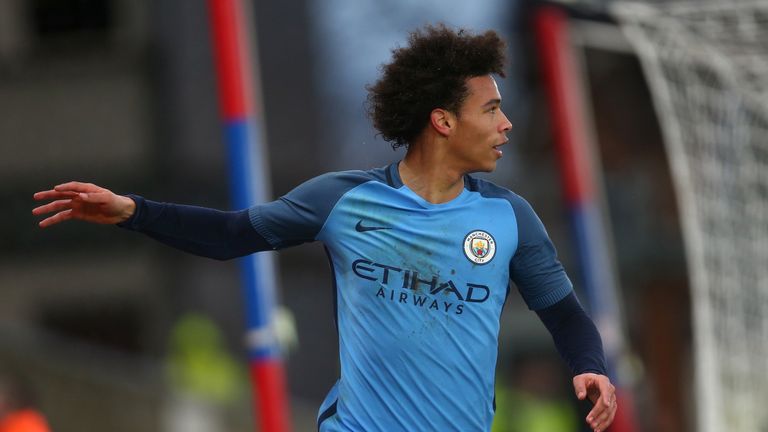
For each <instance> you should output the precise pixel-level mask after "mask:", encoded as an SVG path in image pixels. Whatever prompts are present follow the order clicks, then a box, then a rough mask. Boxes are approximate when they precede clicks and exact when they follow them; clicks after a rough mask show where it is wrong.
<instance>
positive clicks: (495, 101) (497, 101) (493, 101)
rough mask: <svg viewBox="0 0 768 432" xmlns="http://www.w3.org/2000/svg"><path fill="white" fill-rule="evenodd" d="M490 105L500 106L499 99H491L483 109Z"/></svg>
mask: <svg viewBox="0 0 768 432" xmlns="http://www.w3.org/2000/svg"><path fill="white" fill-rule="evenodd" d="M491 105H501V99H491V100H489V101H488V102H486V103H484V104H483V107H487V106H491Z"/></svg>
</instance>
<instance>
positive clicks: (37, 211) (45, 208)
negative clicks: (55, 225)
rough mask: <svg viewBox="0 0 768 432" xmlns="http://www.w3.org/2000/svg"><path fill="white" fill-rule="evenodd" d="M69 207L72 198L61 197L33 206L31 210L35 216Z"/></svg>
mask: <svg viewBox="0 0 768 432" xmlns="http://www.w3.org/2000/svg"><path fill="white" fill-rule="evenodd" d="M71 208H72V200H71V199H63V200H58V201H54V202H51V203H48V204H45V205H41V206H40V207H35V208H34V209H33V210H32V214H33V215H35V216H39V215H41V214H45V213H51V212H56V211H61V210H67V209H71Z"/></svg>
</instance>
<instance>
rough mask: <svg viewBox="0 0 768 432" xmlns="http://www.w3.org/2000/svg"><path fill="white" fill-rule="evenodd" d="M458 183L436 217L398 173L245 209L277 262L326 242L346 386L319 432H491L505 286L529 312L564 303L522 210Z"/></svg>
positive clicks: (500, 193) (349, 174)
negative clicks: (283, 254)
mask: <svg viewBox="0 0 768 432" xmlns="http://www.w3.org/2000/svg"><path fill="white" fill-rule="evenodd" d="M464 183H465V187H464V190H463V191H462V192H461V194H459V196H457V197H456V198H455V199H453V200H452V201H450V202H447V203H443V204H432V203H429V202H427V201H426V200H424V199H423V198H421V197H420V196H418V195H417V194H415V193H414V192H413V191H411V190H410V189H409V188H408V187H407V186H405V185H404V184H403V183H402V181H401V179H400V176H399V174H398V169H397V164H396V163H395V164H392V165H390V166H388V167H385V168H379V169H374V170H370V171H346V172H339V173H330V174H325V175H322V176H319V177H316V178H314V179H312V180H309V181H308V182H306V183H304V184H302V185H301V186H299V187H297V188H296V189H294V190H293V191H291V192H290V193H288V194H287V195H285V196H283V197H282V198H280V199H278V200H276V201H274V202H271V203H268V204H264V205H260V206H256V207H253V208H251V209H250V211H249V215H250V219H251V223H252V224H253V226H254V228H255V229H256V230H257V231H258V232H259V233H260V234H261V235H262V236H263V237H264V238H265V239H267V241H268V242H269V243H270V244H271V245H272V246H273V247H274V248H275V249H280V248H284V247H287V246H291V245H296V244H300V243H304V242H309V241H314V240H317V241H321V242H322V243H323V244H324V245H325V247H326V249H327V252H328V256H329V259H330V261H331V264H332V268H333V279H334V283H335V296H336V319H337V327H338V334H339V350H340V353H339V358H340V364H341V376H340V377H339V380H338V381H337V382H336V384H335V385H334V387H333V388H332V389H331V391H330V392H329V394H328V396H327V397H326V399H325V401H324V402H323V404H322V406H321V408H320V412H319V415H318V424H319V429H320V431H322V432H332V431H365V432H376V431H381V432H395V431H408V432H413V431H461V432H466V431H488V430H490V428H491V423H492V421H493V414H494V406H493V405H494V404H493V401H494V378H495V369H496V359H497V352H498V348H497V347H498V334H499V318H500V315H501V311H502V307H503V305H504V302H505V300H506V297H507V294H508V291H509V280H510V279H512V280H513V281H514V282H515V284H516V285H517V287H518V289H519V290H520V292H521V294H522V296H523V298H524V300H525V302H526V304H527V305H528V307H529V308H531V309H534V310H536V309H541V308H545V307H548V306H551V305H553V304H554V303H556V302H558V301H559V300H561V299H563V298H564V297H565V296H567V295H568V294H569V293H570V292H571V290H572V285H571V283H570V281H569V280H568V277H567V276H566V274H565V272H564V270H563V268H562V266H561V264H560V263H559V262H558V260H557V257H556V253H555V249H554V247H553V246H552V243H551V242H550V240H549V238H548V236H547V233H546V231H545V229H544V227H543V225H542V224H541V221H540V220H539V218H538V217H537V216H536V214H535V213H534V211H533V209H532V208H531V207H530V205H529V204H528V203H527V202H526V201H525V200H523V199H522V198H521V197H519V196H518V195H516V194H514V193H512V192H510V191H509V190H507V189H504V188H501V187H499V186H496V185H494V184H492V183H490V182H486V181H482V180H478V179H475V178H473V177H471V176H466V177H465V182H464Z"/></svg>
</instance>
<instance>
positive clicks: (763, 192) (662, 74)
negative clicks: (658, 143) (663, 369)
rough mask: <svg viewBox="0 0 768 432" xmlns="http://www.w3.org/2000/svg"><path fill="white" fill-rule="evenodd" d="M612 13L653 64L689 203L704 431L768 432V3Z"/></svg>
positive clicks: (675, 167) (656, 95)
mask: <svg viewBox="0 0 768 432" xmlns="http://www.w3.org/2000/svg"><path fill="white" fill-rule="evenodd" d="M612 10H613V13H614V14H615V16H616V17H617V19H618V20H619V22H620V24H621V27H622V30H623V31H624V33H625V35H626V36H627V38H628V39H629V40H630V43H631V44H632V46H633V47H634V49H635V51H636V52H637V54H638V56H639V58H640V61H641V63H642V65H643V69H644V71H645V75H646V78H647V80H648V83H649V86H650V88H651V93H652V95H653V99H654V104H655V107H656V111H657V114H658V117H659V121H660V123H661V126H662V131H663V134H664V140H665V146H666V149H667V153H668V157H669V162H670V167H671V171H672V176H673V181H674V184H675V188H676V192H677V196H678V203H679V207H680V214H681V226H682V229H683V234H684V239H685V247H686V254H687V260H688V267H689V273H690V280H691V290H692V291H691V298H692V307H693V317H694V318H693V319H694V322H693V328H694V334H695V336H694V347H695V348H694V368H695V377H696V383H695V389H694V391H695V397H696V401H697V421H698V427H697V429H696V430H699V431H704V432H721V431H726V430H727V431H743V432H768V0H763V1H743V0H742V1H732V2H725V1H720V0H715V1H693V2H688V3H676V2H664V3H660V2H655V3H648V2H646V3H624V2H621V3H616V4H615V5H614V8H613V9H612ZM662 241H663V240H662Z"/></svg>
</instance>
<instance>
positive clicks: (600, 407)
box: [573, 373, 618, 432]
mask: <svg viewBox="0 0 768 432" xmlns="http://www.w3.org/2000/svg"><path fill="white" fill-rule="evenodd" d="M573 389H574V390H575V391H576V397H577V398H579V400H584V399H585V398H589V400H590V401H592V403H593V404H594V406H593V407H592V411H590V412H589V414H587V424H588V425H589V427H591V428H592V429H593V430H594V432H603V431H605V430H606V429H607V428H608V426H610V425H611V423H612V422H613V418H614V416H616V408H617V407H618V404H617V403H616V387H614V386H613V384H611V380H610V379H608V377H607V376H605V375H598V374H594V373H583V374H581V375H576V376H575V377H573Z"/></svg>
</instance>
